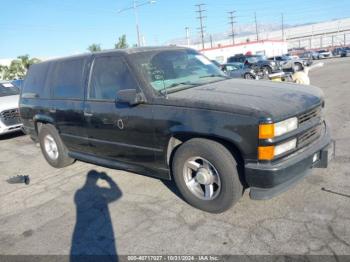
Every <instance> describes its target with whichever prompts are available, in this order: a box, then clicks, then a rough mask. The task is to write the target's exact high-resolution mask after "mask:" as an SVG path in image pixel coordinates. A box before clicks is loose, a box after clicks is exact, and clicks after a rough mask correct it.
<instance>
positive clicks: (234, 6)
mask: <svg viewBox="0 0 350 262" xmlns="http://www.w3.org/2000/svg"><path fill="white" fill-rule="evenodd" d="M138 2H139V3H143V2H146V1H142V0H139V1H138ZM198 3H205V4H206V6H205V9H206V10H207V11H206V14H205V15H206V16H207V18H206V20H205V25H206V27H207V28H206V31H207V32H209V33H216V32H224V31H226V30H227V29H228V27H229V25H228V14H227V12H228V11H231V10H236V11H237V13H236V16H237V18H236V22H237V23H238V24H247V23H248V24H249V23H253V22H254V12H255V11H256V13H257V18H258V22H259V23H280V21H281V13H282V12H283V13H284V17H285V23H286V24H300V23H307V22H317V21H323V20H330V19H336V18H344V17H349V16H350V0H336V1H332V0H289V1H282V0H262V1H257V0H256V1H254V0H203V1H198V0H187V1H186V0H157V1H156V3H155V4H149V5H144V6H141V7H139V9H138V13H139V20H140V29H141V32H142V34H143V35H144V37H145V40H146V44H147V45H160V44H163V43H164V42H166V41H167V40H170V39H173V38H178V37H183V36H184V35H185V27H186V26H188V27H190V30H191V34H197V27H198V21H197V20H196V18H195V17H196V14H195V6H194V5H195V4H198ZM129 6H132V0H85V1H81V0H0V7H1V12H0V14H1V15H0V39H1V40H0V58H11V57H16V56H18V55H22V54H29V55H31V56H37V57H52V56H61V55H69V54H74V53H81V52H85V51H86V48H87V47H88V46H89V45H90V44H92V43H98V44H101V45H102V48H106V49H107V48H112V47H113V46H114V43H115V42H116V41H117V39H118V37H119V36H120V35H122V34H126V36H127V41H128V43H129V44H134V43H136V42H137V40H136V29H135V17H134V13H133V10H128V11H125V12H122V13H118V12H117V11H118V10H119V9H122V8H126V7H129Z"/></svg>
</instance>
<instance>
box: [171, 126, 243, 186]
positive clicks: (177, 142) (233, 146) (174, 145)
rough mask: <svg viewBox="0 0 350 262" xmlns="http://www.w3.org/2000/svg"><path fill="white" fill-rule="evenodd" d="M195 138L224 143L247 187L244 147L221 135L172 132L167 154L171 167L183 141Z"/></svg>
mask: <svg viewBox="0 0 350 262" xmlns="http://www.w3.org/2000/svg"><path fill="white" fill-rule="evenodd" d="M194 138H202V139H208V140H212V141H215V142H218V143H220V144H222V145H223V146H224V147H225V148H226V149H227V150H228V151H229V152H230V153H231V154H232V156H233V157H234V159H235V160H236V162H237V166H238V169H239V170H238V171H239V176H240V180H241V182H242V184H243V185H244V187H247V183H246V179H245V175H244V157H243V151H242V149H241V148H240V147H239V146H238V143H237V142H235V141H231V140H228V139H225V138H222V137H220V136H215V135H205V134H198V133H191V132H180V133H174V134H172V135H171V137H170V138H169V141H168V146H167V155H166V161H167V164H168V165H169V167H171V165H172V161H173V157H174V155H175V152H176V150H177V149H178V148H179V147H180V146H181V145H182V144H183V143H185V142H186V141H188V140H190V139H194Z"/></svg>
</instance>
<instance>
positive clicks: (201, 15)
mask: <svg viewBox="0 0 350 262" xmlns="http://www.w3.org/2000/svg"><path fill="white" fill-rule="evenodd" d="M195 6H196V7H197V8H198V10H197V11H196V13H198V16H197V19H199V26H200V27H199V28H198V29H199V32H200V35H201V40H202V48H203V49H204V30H205V26H204V25H203V19H204V18H206V16H203V12H205V11H206V10H203V9H202V7H203V6H205V4H197V5H195Z"/></svg>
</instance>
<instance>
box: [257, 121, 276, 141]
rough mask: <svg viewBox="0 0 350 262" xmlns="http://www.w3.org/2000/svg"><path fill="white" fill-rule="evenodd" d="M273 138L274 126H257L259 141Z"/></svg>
mask: <svg viewBox="0 0 350 262" xmlns="http://www.w3.org/2000/svg"><path fill="white" fill-rule="evenodd" d="M274 136H275V125H274V124H260V125H259V139H268V138H273V137H274Z"/></svg>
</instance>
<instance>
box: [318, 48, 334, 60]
mask: <svg viewBox="0 0 350 262" xmlns="http://www.w3.org/2000/svg"><path fill="white" fill-rule="evenodd" d="M317 53H318V59H324V58H330V57H332V52H331V51H329V50H325V49H322V50H318V51H317Z"/></svg>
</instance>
